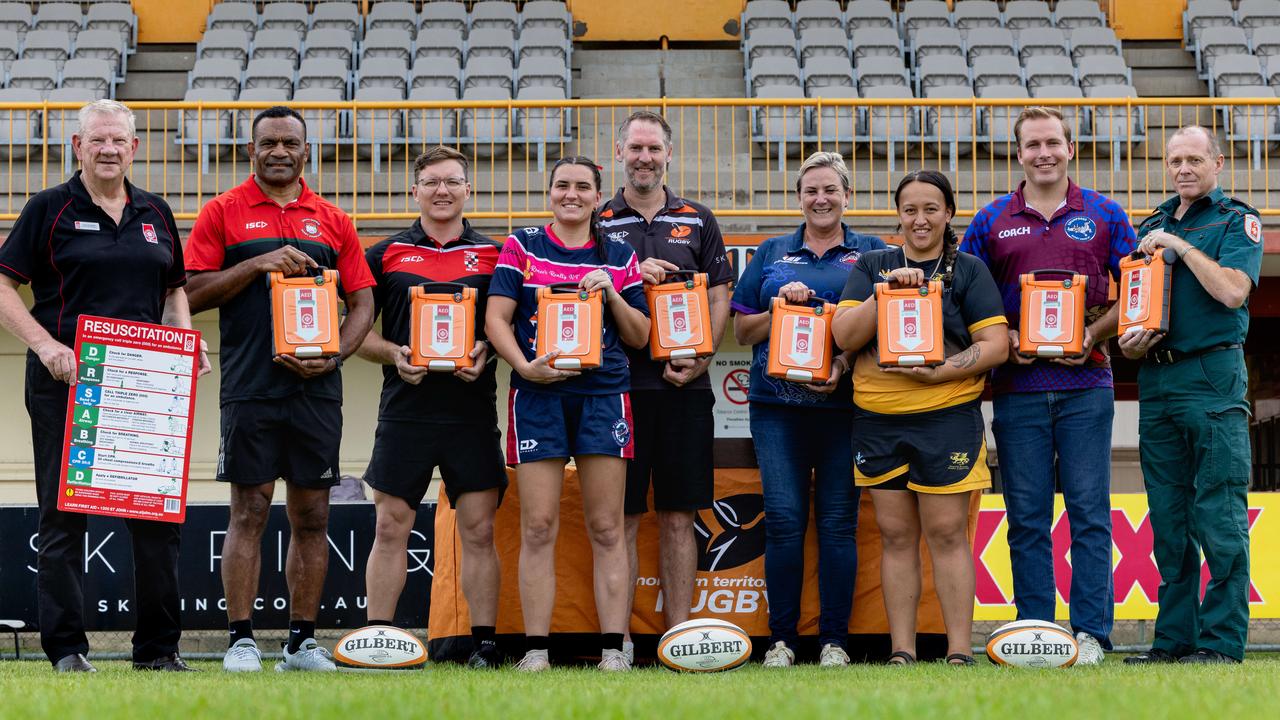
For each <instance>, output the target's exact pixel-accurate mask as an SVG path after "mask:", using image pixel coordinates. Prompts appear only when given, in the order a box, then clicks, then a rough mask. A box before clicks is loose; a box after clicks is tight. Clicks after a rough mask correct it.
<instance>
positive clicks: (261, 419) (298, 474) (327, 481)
mask: <svg viewBox="0 0 1280 720" xmlns="http://www.w3.org/2000/svg"><path fill="white" fill-rule="evenodd" d="M341 441H342V401H341V400H330V399H327V398H315V397H309V396H307V395H305V394H303V393H297V394H294V395H290V396H289V397H286V398H280V399H278V400H242V401H238V402H229V403H227V404H225V405H223V406H222V439H221V444H220V445H219V447H218V479H219V480H221V481H223V482H230V483H235V484H237V485H262V484H264V483H269V482H275V481H276V479H277V478H284V479H285V480H287V481H288V482H291V483H293V484H295V485H298V486H300V487H305V488H312V489H316V490H320V489H324V488H330V487H333V486H334V485H337V484H338V480H339V475H338V445H339V444H340V443H341Z"/></svg>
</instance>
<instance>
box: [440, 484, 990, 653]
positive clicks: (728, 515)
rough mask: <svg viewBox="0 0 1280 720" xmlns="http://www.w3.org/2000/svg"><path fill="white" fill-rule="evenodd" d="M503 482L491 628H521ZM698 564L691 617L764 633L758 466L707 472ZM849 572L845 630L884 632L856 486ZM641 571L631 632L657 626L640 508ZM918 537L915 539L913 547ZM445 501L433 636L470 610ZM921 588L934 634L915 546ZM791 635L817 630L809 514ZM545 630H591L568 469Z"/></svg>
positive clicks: (648, 521)
mask: <svg viewBox="0 0 1280 720" xmlns="http://www.w3.org/2000/svg"><path fill="white" fill-rule="evenodd" d="M508 473H509V475H510V476H511V488H510V490H508V492H507V494H506V496H505V498H504V499H503V502H502V507H501V508H500V509H499V510H498V517H497V521H496V524H495V528H494V538H495V542H496V544H497V547H498V556H499V559H500V562H501V563H502V589H501V591H500V601H499V605H498V628H497V630H498V633H499V634H518V633H521V632H523V621H522V618H521V614H520V593H519V589H518V588H519V585H518V583H517V580H516V570H517V565H518V560H519V555H520V498H519V492H518V489H517V486H516V479H515V472H514V471H513V470H508ZM978 501H979V495H978V494H977V493H974V494H973V503H972V507H971V513H970V515H971V517H970V523H969V528H970V530H969V537H970V541H971V542H972V539H973V528H974V527H975V524H976V519H977V513H978V504H979V502H978ZM697 531H698V538H697V539H698V544H699V550H700V555H699V563H698V565H699V570H698V578H697V581H696V583H697V584H696V586H695V587H694V597H693V603H694V612H693V616H694V617H714V618H719V619H722V620H728V621H729V622H732V623H735V624H737V625H738V626H740V627H742V628H743V629H744V630H746V631H747V633H748V634H750V635H751V636H753V637H767V636H768V635H769V615H768V598H767V593H766V587H765V581H764V503H763V500H762V497H761V494H760V479H759V471H757V470H754V469H720V470H717V471H716V502H715V506H714V507H713V508H711V509H709V510H703V511H702V512H701V513H700V514H699V517H698V524H697ZM857 539H858V578H857V585H856V587H855V590H854V605H853V616H852V618H851V619H850V621H849V632H850V633H868V634H876V633H887V632H888V631H889V628H888V625H887V621H886V619H885V614H884V601H883V597H882V596H881V593H880V534H879V532H877V530H876V523H875V509H874V508H873V507H872V504H871V497H870V495H869V494H868V493H863V494H862V504H861V508H860V510H859V520H858V535H857ZM638 544H639V555H640V578H639V581H638V582H637V586H636V599H635V610H634V613H633V614H632V616H631V631H632V632H633V633H637V634H659V633H661V631H662V612H661V609H662V605H661V603H662V598H661V593H660V587H659V583H658V528H657V521H656V519H655V517H654V515H653V514H652V513H649V514H647V515H645V517H644V520H643V521H642V522H641V524H640V534H639V540H638ZM923 545H924V543H923V542H922V546H923ZM459 548H460V543H459V541H458V536H457V531H456V523H455V518H454V513H453V508H452V507H450V506H449V501H448V499H447V498H446V497H445V496H444V493H443V492H442V493H441V494H440V501H439V505H437V507H436V516H435V553H436V555H435V575H434V577H433V579H432V583H431V612H430V618H429V628H428V634H429V636H430V638H431V639H432V640H433V641H435V640H438V639H440V638H448V637H460V636H467V635H469V634H470V625H471V621H470V617H469V614H468V612H467V604H466V601H465V600H464V599H463V596H462V589H461V587H460V585H459V573H458V563H459V558H460V555H459V553H460V549H459ZM921 554H922V556H923V562H922V567H923V572H924V586H923V592H922V599H921V603H920V611H919V617H918V630H919V632H921V633H942V632H943V625H942V615H941V612H940V610H939V608H938V600H937V597H936V596H935V595H934V592H933V576H932V568H931V565H930V562H929V553H928V551H927V549H925V548H924V547H922V550H921ZM799 631H800V634H801V635H802V636H804V635H817V632H818V542H817V531H816V530H815V528H814V524H813V519H812V513H810V521H809V532H808V534H807V537H806V540H805V584H804V594H803V596H802V600H801V613H800V627H799ZM551 632H552V633H553V634H554V633H596V632H599V628H598V626H597V624H596V610H595V599H594V596H593V594H592V587H591V546H590V544H589V543H588V541H587V535H586V530H585V528H584V526H583V516H582V498H581V495H580V494H579V490H578V478H577V472H576V471H575V470H574V468H572V467H570V468H568V469H566V471H565V482H564V491H563V492H562V494H561V499H560V535H559V539H558V540H557V542H556V606H555V614H554V615H553V617H552V621H551Z"/></svg>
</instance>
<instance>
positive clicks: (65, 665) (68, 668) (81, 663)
mask: <svg viewBox="0 0 1280 720" xmlns="http://www.w3.org/2000/svg"><path fill="white" fill-rule="evenodd" d="M53 671H54V672H60V673H75V672H98V668H96V667H94V666H93V665H92V664H90V663H89V660H88V658H86V657H85V656H84V655H81V654H80V653H73V654H71V655H67V656H66V657H62V658H59V659H58V662H56V663H54V664H53Z"/></svg>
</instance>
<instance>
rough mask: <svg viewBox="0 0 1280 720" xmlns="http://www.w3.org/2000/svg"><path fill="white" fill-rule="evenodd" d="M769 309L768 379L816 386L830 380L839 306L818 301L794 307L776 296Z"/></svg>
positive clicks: (814, 300)
mask: <svg viewBox="0 0 1280 720" xmlns="http://www.w3.org/2000/svg"><path fill="white" fill-rule="evenodd" d="M770 308H771V310H770V311H771V312H772V314H773V318H772V320H770V324H769V366H768V370H767V372H768V373H769V377H776V378H780V379H782V380H790V381H791V382H800V383H814V384H819V383H824V382H826V381H827V380H830V379H831V360H832V347H833V346H834V343H833V342H832V339H831V317H832V316H833V315H834V314H835V309H836V306H835V305H832V304H831V303H829V302H824V301H822V300H818V299H812V300H810V301H809V303H808V304H805V305H792V304H790V303H788V302H787V301H786V300H785V299H783V298H780V297H776V298H774V299H773V300H772V301H770Z"/></svg>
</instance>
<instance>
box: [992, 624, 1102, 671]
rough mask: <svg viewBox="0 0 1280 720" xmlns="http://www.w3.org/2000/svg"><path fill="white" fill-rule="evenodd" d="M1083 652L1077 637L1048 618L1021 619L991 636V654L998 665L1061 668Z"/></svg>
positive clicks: (1068, 664)
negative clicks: (1047, 619)
mask: <svg viewBox="0 0 1280 720" xmlns="http://www.w3.org/2000/svg"><path fill="white" fill-rule="evenodd" d="M1079 656H1080V646H1079V645H1078V644H1077V643H1076V639H1075V637H1073V636H1072V635H1071V633H1070V632H1068V631H1067V630H1066V629H1065V628H1063V627H1062V626H1061V625H1055V624H1053V623H1051V622H1048V621H1046V620H1018V621H1016V622H1011V623H1009V624H1007V625H1001V626H1000V627H998V628H996V631H995V632H993V633H991V635H990V636H988V637H987V657H988V658H990V659H991V662H993V663H995V664H997V665H1005V666H1009V667H1024V668H1059V667H1070V666H1071V665H1074V664H1075V662H1076V659H1077V658H1078V657H1079Z"/></svg>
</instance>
